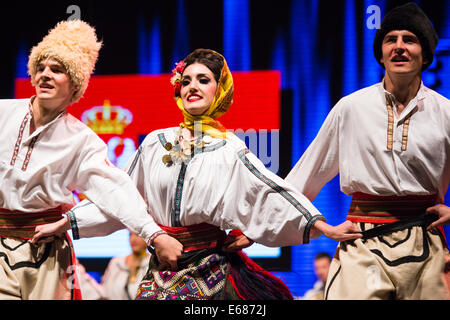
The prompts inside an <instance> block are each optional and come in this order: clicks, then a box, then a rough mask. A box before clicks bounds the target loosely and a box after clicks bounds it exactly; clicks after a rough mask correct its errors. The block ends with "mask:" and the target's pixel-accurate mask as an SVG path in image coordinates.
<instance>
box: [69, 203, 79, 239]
mask: <svg viewBox="0 0 450 320" xmlns="http://www.w3.org/2000/svg"><path fill="white" fill-rule="evenodd" d="M67 216H68V217H69V222H70V228H71V229H72V236H73V239H74V240H78V239H80V233H79V230H78V224H77V218H76V217H75V213H74V212H73V211H72V210H69V211H68V212H67Z"/></svg>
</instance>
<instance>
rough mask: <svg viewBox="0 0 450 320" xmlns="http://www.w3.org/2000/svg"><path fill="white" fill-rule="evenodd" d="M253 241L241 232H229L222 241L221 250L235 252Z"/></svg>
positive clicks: (248, 245)
mask: <svg viewBox="0 0 450 320" xmlns="http://www.w3.org/2000/svg"><path fill="white" fill-rule="evenodd" d="M253 243H254V241H253V240H250V239H249V238H247V236H246V235H245V234H243V233H240V234H237V235H234V234H229V235H228V236H227V238H226V239H225V242H224V243H223V246H222V251H224V252H236V251H239V250H242V249H244V248H248V247H250V246H251V245H252V244H253Z"/></svg>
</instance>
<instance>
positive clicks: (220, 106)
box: [171, 52, 234, 138]
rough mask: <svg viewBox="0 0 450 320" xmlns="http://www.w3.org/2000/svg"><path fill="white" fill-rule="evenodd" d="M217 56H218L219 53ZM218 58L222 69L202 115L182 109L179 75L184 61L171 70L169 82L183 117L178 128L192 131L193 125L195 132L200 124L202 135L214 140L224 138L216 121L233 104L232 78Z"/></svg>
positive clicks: (223, 132) (222, 130)
mask: <svg viewBox="0 0 450 320" xmlns="http://www.w3.org/2000/svg"><path fill="white" fill-rule="evenodd" d="M216 53H217V52H216ZM217 54H218V55H220V54H219V53H217ZM220 56H221V57H222V59H223V67H222V70H221V72H220V78H219V81H218V82H217V89H216V94H215V96H214V100H213V102H212V104H211V106H210V107H209V108H208V110H206V111H205V112H204V113H203V114H202V115H192V114H190V113H189V112H187V111H186V110H185V109H184V106H183V101H182V100H181V97H180V90H181V83H180V82H181V74H182V73H183V71H184V68H185V64H184V61H181V62H179V63H177V65H176V67H175V69H173V70H172V74H173V77H172V79H171V82H172V84H173V85H174V87H175V101H176V103H177V105H178V108H180V110H181V112H182V113H183V116H184V121H183V122H182V123H180V126H182V127H185V128H188V129H191V130H194V124H195V130H198V129H199V128H200V126H199V124H201V131H202V132H203V133H207V134H209V135H210V136H212V137H215V138H226V137H227V132H226V129H225V127H224V126H223V125H222V124H221V123H220V122H219V121H217V120H216V119H217V118H219V117H220V116H222V115H223V114H224V113H225V112H227V111H228V109H229V108H230V107H231V105H232V103H233V94H234V86H233V77H232V75H231V72H230V69H228V65H227V62H226V61H225V58H224V57H223V56H222V55H220ZM228 134H229V133H228Z"/></svg>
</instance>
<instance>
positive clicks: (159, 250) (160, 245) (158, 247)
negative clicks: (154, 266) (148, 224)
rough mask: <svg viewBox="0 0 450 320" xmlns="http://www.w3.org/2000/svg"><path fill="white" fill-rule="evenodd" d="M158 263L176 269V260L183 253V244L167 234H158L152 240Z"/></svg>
mask: <svg viewBox="0 0 450 320" xmlns="http://www.w3.org/2000/svg"><path fill="white" fill-rule="evenodd" d="M153 246H154V247H155V253H156V256H157V257H158V261H159V263H160V264H161V265H162V266H164V267H167V268H169V269H170V270H172V271H175V270H177V268H178V267H177V260H178V258H180V257H181V255H182V254H183V245H182V244H181V243H180V242H179V241H178V240H177V239H175V238H173V237H171V236H169V235H168V234H165V233H163V234H160V235H159V236H157V237H156V238H155V239H154V240H153Z"/></svg>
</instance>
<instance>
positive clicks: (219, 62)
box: [184, 49, 224, 82]
mask: <svg viewBox="0 0 450 320" xmlns="http://www.w3.org/2000/svg"><path fill="white" fill-rule="evenodd" d="M184 63H185V67H184V69H185V70H186V68H187V67H188V66H189V65H191V64H194V63H201V64H203V65H205V66H206V67H207V68H208V69H209V70H211V72H212V73H213V74H214V79H216V82H219V79H220V73H221V72H222V68H223V64H224V63H223V57H222V56H221V55H220V54H218V53H217V52H215V51H213V50H210V49H196V50H194V51H193V52H191V53H190V54H189V55H188V56H187V57H186V58H185V59H184Z"/></svg>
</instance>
